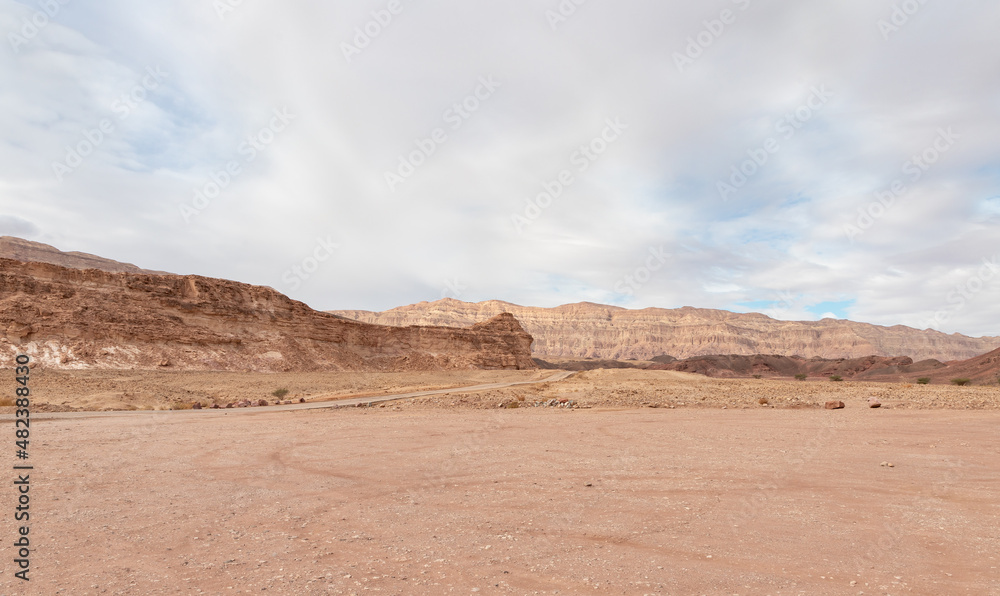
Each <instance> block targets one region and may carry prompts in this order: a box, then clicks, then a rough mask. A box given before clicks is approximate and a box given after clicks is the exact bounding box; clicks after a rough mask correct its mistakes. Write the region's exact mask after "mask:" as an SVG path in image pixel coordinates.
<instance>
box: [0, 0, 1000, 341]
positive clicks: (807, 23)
mask: <svg viewBox="0 0 1000 596" xmlns="http://www.w3.org/2000/svg"><path fill="white" fill-rule="evenodd" d="M213 6H214V5H213V3H210V2H194V1H183V0H182V1H175V2H167V1H166V0H151V1H150V2H146V3H143V6H142V7H141V9H140V8H139V7H136V6H135V5H134V4H130V3H127V2H124V1H122V0H109V1H108V2H102V3H100V4H98V5H95V4H92V3H91V4H88V3H75V2H74V3H67V4H65V5H64V6H63V9H62V10H61V12H60V13H59V14H57V15H55V16H54V17H53V18H52V19H51V22H50V23H49V24H48V25H47V26H45V27H44V28H42V29H41V30H39V31H38V32H37V34H36V35H35V36H34V37H33V38H32V39H31V40H30V42H29V43H27V44H26V45H24V46H22V47H19V52H18V53H14V52H13V51H12V50H10V51H8V50H9V48H4V51H2V52H0V76H2V77H3V79H4V81H5V82H7V83H8V84H7V85H5V86H4V90H3V91H0V106H2V107H3V110H2V111H0V114H2V115H0V179H3V180H4V186H3V187H2V188H0V206H2V212H3V213H7V214H17V217H19V218H22V219H23V220H25V221H30V222H33V224H34V225H35V226H37V227H36V228H33V230H34V233H36V234H37V233H38V232H37V229H38V228H40V229H43V230H45V233H46V240H47V241H48V242H50V243H53V244H55V245H57V246H59V247H61V248H64V249H66V250H82V251H86V252H92V253H96V254H101V255H103V256H107V257H109V258H115V259H118V260H123V261H127V262H135V263H137V264H139V265H141V266H143V267H147V268H152V269H161V270H167V271H177V272H192V273H199V274H204V275H213V276H219V277H226V278H231V279H239V280H241V281H246V282H250V283H259V284H266V285H271V286H273V287H275V288H277V289H279V290H281V291H284V292H287V293H289V295H291V296H292V297H294V298H296V299H301V300H304V301H306V302H307V303H309V304H310V305H312V306H314V307H316V308H330V309H332V308H369V309H383V308H389V307H393V306H397V305H400V304H406V303H411V302H416V301H419V300H432V299H436V298H439V297H441V295H442V294H447V295H454V294H455V288H460V290H459V291H460V292H461V294H462V295H461V296H460V297H462V298H463V299H466V300H482V299H491V298H499V299H505V300H510V301H513V302H520V303H526V304H536V305H543V306H553V305H556V304H559V303H563V302H572V301H577V300H594V301H600V302H609V303H614V304H621V305H625V306H630V307H645V306H661V307H675V306H682V305H692V306H701V307H710V308H727V309H740V310H742V309H745V308H746V307H741V306H740V305H744V304H771V305H778V306H780V308H774V309H772V310H773V312H774V314H777V315H780V316H781V318H814V317H815V316H817V315H819V314H824V313H825V312H827V311H829V312H832V313H836V314H839V313H840V311H839V310H837V309H835V308H826V309H824V310H823V312H821V313H814V312H810V311H809V310H808V309H807V307H809V306H810V305H816V304H821V303H824V302H838V301H842V300H845V299H853V300H856V302H855V303H854V304H853V306H851V307H850V309H849V314H850V316H851V317H853V318H856V319H860V320H866V321H870V322H873V323H879V324H896V323H905V324H912V325H921V324H923V323H925V322H927V321H929V320H932V319H933V317H934V315H935V313H937V312H943V309H946V308H950V305H949V301H948V297H949V293H950V292H952V291H954V290H955V287H957V285H958V284H961V283H968V280H969V279H970V275H973V274H976V271H977V268H978V267H979V266H981V262H982V259H983V258H986V257H990V256H992V255H994V254H996V252H997V250H998V248H997V246H996V243H995V240H993V239H994V238H996V237H997V227H998V225H1000V218H998V217H997V216H996V209H995V202H996V197H997V186H998V182H1000V169H997V168H996V165H995V164H996V163H998V157H1000V155H998V152H1000V149H998V148H997V146H996V143H995V139H996V138H998V136H1000V121H998V114H997V111H996V104H995V100H994V98H995V97H996V95H997V92H998V91H1000V89H998V85H1000V81H998V80H997V79H996V77H995V76H994V73H995V72H997V67H998V66H1000V64H998V63H1000V52H998V51H996V50H998V49H1000V42H998V41H997V40H996V36H995V34H994V32H993V31H992V29H991V28H990V26H989V24H990V23H994V22H996V19H997V17H1000V7H998V6H996V5H995V4H994V3H989V2H985V1H970V2H964V3H961V6H943V5H941V6H939V5H936V4H933V3H927V4H925V5H922V7H921V9H920V10H919V11H918V12H917V13H916V14H914V15H912V16H910V17H909V19H908V21H907V22H906V23H905V24H904V25H903V26H901V27H899V28H898V30H897V31H892V32H890V33H889V34H888V39H886V36H885V35H883V31H882V30H880V27H879V21H880V20H884V19H889V18H890V16H891V12H892V9H891V6H888V5H882V4H879V3H875V4H873V3H871V2H864V1H863V0H846V1H844V2H839V3H836V4H835V5H831V4H830V3H825V2H816V1H807V2H801V3H795V4H793V5H789V4H787V3H785V4H780V5H779V4H775V3H772V2H766V1H764V0H739V1H738V2H730V1H720V2H718V3H714V4H711V5H706V4H704V3H699V2H684V3H661V4H655V3H652V4H651V3H649V2H640V1H638V0H625V1H623V2H616V3H611V2H607V1H602V0H591V1H590V2H587V3H586V4H584V5H583V6H581V7H579V9H578V10H577V11H576V12H575V13H574V14H572V15H570V16H568V17H567V19H566V20H565V22H562V21H560V22H558V23H557V26H556V27H555V29H554V30H553V27H552V26H551V24H550V20H549V19H548V18H547V15H546V11H547V10H558V6H559V3H558V2H554V1H553V2H546V1H543V2H509V3H502V4H495V3H494V4H487V5H483V4H469V3H462V2H458V1H457V0H449V1H442V2H437V3H433V4H427V3H420V2H412V3H411V2H408V1H407V0H400V4H399V6H401V9H400V10H399V11H397V14H394V15H392V18H391V20H389V21H386V18H387V17H386V16H385V11H386V10H388V2H385V1H379V0H373V1H366V2H362V3H347V4H343V3H341V4H329V3H320V2H304V3H290V4H289V3H286V4H264V3H248V2H243V3H240V4H239V5H238V6H232V8H233V10H232V11H225V12H223V13H222V14H221V15H220V13H218V12H217V11H216V9H215V8H213ZM723 10H730V11H732V15H733V18H734V20H733V22H732V23H731V24H726V25H725V27H724V28H723V30H722V31H721V33H720V34H718V35H715V34H714V33H713V31H718V25H717V24H715V21H716V20H721V19H722V18H723V17H722V11H723ZM36 11H37V7H36V6H34V5H32V4H28V3H17V2H12V1H11V0H0V33H4V34H5V36H4V39H7V36H6V33H9V32H14V33H17V32H19V30H20V27H21V26H22V24H23V19H25V18H30V17H31V15H33V14H34V13H35V12H36ZM727 20H728V19H727ZM373 22H374V23H375V25H372V23H373ZM359 30H360V31H362V32H364V31H368V33H366V34H365V36H363V37H359V33H358V32H359ZM706 31H708V33H707V35H709V37H705V32H706ZM370 33H374V35H370ZM699 36H701V37H700V41H705V40H707V39H708V40H710V43H707V44H704V47H700V46H699V47H700V53H699V54H698V56H697V58H695V59H693V60H692V63H691V64H689V65H687V66H686V67H685V68H684V69H683V71H681V70H680V69H678V67H677V61H676V54H681V55H686V54H687V52H688V51H689V44H690V43H691V40H694V42H695V43H698V42H699ZM365 37H367V38H368V39H367V42H365ZM358 41H360V42H361V43H363V44H364V47H363V48H360V47H359V48H358V49H359V52H358V53H351V55H350V60H348V59H347V58H346V57H345V55H344V45H343V44H351V45H352V47H353V46H359V45H360V44H357V42H358ZM8 45H9V44H8ZM149 69H153V70H154V71H157V70H159V71H162V72H163V73H166V76H164V77H163V78H162V81H160V82H159V84H157V85H156V86H155V88H147V87H145V86H144V85H143V81H144V80H146V81H147V82H148V81H149V80H148V78H147V77H148V75H149V72H150V71H149ZM484 78H487V79H490V78H491V79H492V80H494V81H496V83H497V86H496V88H495V90H494V91H493V92H492V93H491V94H489V96H488V97H485V93H484V92H483V91H482V90H481V89H479V86H480V85H481V81H482V80H483V79H484ZM137 86H139V87H142V88H144V89H145V90H144V91H136V89H137ZM824 86H825V89H827V90H828V91H829V93H830V96H829V97H828V98H827V99H826V101H825V102H823V103H821V104H820V103H817V100H816V99H815V93H816V89H819V88H824ZM477 89H479V97H477ZM133 95H134V97H133ZM123 96H124V98H125V99H124V100H123V99H122V98H123ZM139 97H141V101H138V100H137V98H139ZM130 100H131V103H130ZM123 102H124V103H123ZM810 102H811V104H812V107H809V106H810ZM123 105H124V106H128V110H127V117H123V114H124V113H125V111H124V110H123V109H122V106H123ZM456 106H457V107H456ZM803 106H805V107H807V108H809V109H808V113H807V110H806V109H804V108H803ZM275 110H279V111H281V110H285V111H286V112H287V113H289V114H293V115H294V118H293V119H291V120H290V121H289V122H287V123H286V124H287V126H285V127H284V128H282V129H281V130H280V131H277V130H274V129H272V128H271V126H272V122H273V118H274V114H275ZM456 115H459V116H458V118H456ZM807 115H808V117H806V116H807ZM789 118H792V120H789ZM609 119H612V120H614V119H618V120H620V121H621V122H622V123H624V124H626V125H627V128H625V129H623V130H621V131H620V136H619V137H617V138H616V139H615V140H614V141H613V142H608V141H606V140H605V141H604V142H603V143H602V142H599V141H598V139H601V138H602V135H603V134H604V132H605V128H606V127H607V122H608V120H609ZM103 121H107V122H108V123H109V124H110V125H111V126H112V130H111V131H110V132H108V133H104V134H103V138H102V139H101V142H100V143H99V144H97V146H96V147H94V149H93V151H91V152H90V153H88V155H87V156H85V157H84V158H83V159H82V163H80V164H79V165H78V166H76V167H74V168H73V171H72V172H71V173H70V174H68V175H65V176H64V177H63V179H62V180H61V181H59V180H57V177H56V176H55V174H54V172H53V164H54V163H59V162H65V161H66V160H67V154H68V151H69V150H72V149H78V148H79V147H80V146H81V143H83V145H82V147H83V148H84V149H86V148H87V145H86V142H87V141H88V135H89V137H90V138H91V139H96V138H97V137H96V135H95V133H94V131H95V130H97V131H99V130H100V126H101V123H102V122H103ZM949 127H951V128H952V129H953V131H954V132H955V134H957V135H958V138H957V140H956V141H955V143H954V144H953V145H952V146H951V147H949V149H948V151H947V152H940V154H939V155H938V156H937V157H936V159H935V160H934V162H933V163H932V164H927V165H928V166H929V167H928V168H926V169H922V168H919V166H918V168H919V169H920V174H921V175H920V177H919V179H915V178H914V173H913V171H912V168H910V169H906V164H907V163H908V162H910V161H911V160H913V159H914V157H915V156H916V157H917V158H922V156H923V155H924V152H925V151H927V149H928V147H933V146H934V143H935V140H936V138H937V137H938V135H939V130H940V129H948V128H949ZM265 130H270V132H269V133H267V132H263V131H265ZM438 131H439V132H440V134H439V135H438V138H441V136H440V135H444V137H445V140H444V141H440V142H439V141H435V142H434V143H433V146H431V145H429V144H428V139H433V138H434V137H435V135H436V134H437V133H438ZM789 131H793V134H791V135H789ZM262 135H263V136H262ZM769 139H773V140H774V142H775V143H776V144H777V148H776V149H775V150H774V151H767V150H766V149H765V151H766V157H767V160H766V162H764V163H760V164H757V165H756V167H755V168H754V167H749V166H748V170H753V173H752V174H751V175H747V176H746V178H747V180H746V182H745V183H744V184H743V185H742V186H741V187H740V188H739V190H738V192H737V193H735V194H734V195H733V196H731V197H728V200H722V197H721V196H720V192H719V186H718V185H719V182H720V181H726V180H729V179H730V177H731V175H732V173H733V168H734V167H735V168H737V169H739V168H740V166H742V165H744V164H745V163H746V161H747V160H748V159H749V160H753V159H754V157H755V156H756V157H757V160H758V161H760V160H761V159H762V157H761V154H760V149H761V148H763V147H765V146H770V147H772V148H773V147H774V145H773V144H768V140H769ZM265 141H266V142H265ZM91 144H96V143H91ZM429 147H432V149H433V150H432V151H431V150H430V149H428V148H429ZM251 149H252V151H251ZM598 150H600V151H598ZM415 151H416V152H421V155H422V154H426V153H429V155H423V156H422V157H419V158H418V159H417V160H416V161H420V163H419V165H414V166H413V172H412V174H409V175H407V176H406V177H405V179H404V180H403V182H402V183H400V184H398V185H397V186H395V188H394V189H390V188H389V186H388V185H387V183H386V173H387V172H390V173H396V174H397V175H398V174H399V167H400V160H401V159H403V160H407V159H408V158H410V157H412V154H413V153H414V152H415ZM588 152H589V153H590V154H592V155H593V157H594V159H590V158H589V157H586V158H584V159H583V160H581V159H580V156H583V155H585V154H587V153H588ZM251 154H252V155H253V158H252V159H251V158H250V157H251ZM928 155H930V154H928ZM410 161H411V162H412V161H414V160H410ZM233 164H235V168H232V166H233ZM584 164H586V167H584ZM411 165H412V164H411ZM230 168H232V169H231V171H230ZM234 172H235V173H234ZM564 172H568V173H569V174H570V175H571V176H572V182H571V183H570V184H564V185H563V186H564V187H565V188H563V190H562V192H560V193H559V196H557V197H552V198H551V200H550V201H547V202H546V199H545V198H544V197H542V201H543V202H546V205H547V206H545V207H544V208H541V209H539V214H538V216H537V218H534V219H532V220H531V222H530V224H529V225H527V226H524V227H523V229H522V230H521V231H520V233H519V230H518V227H517V226H516V225H515V223H514V219H515V216H517V215H521V216H523V215H524V214H525V210H526V209H529V208H530V205H529V202H532V203H535V204H536V207H537V203H538V199H539V195H540V194H541V193H543V192H545V190H546V187H548V188H555V187H554V186H552V183H553V181H558V180H559V177H560V175H561V174H563V173H564ZM897 181H900V182H901V183H902V184H903V185H905V187H906V188H905V191H903V192H901V193H899V194H898V196H896V197H895V198H894V200H893V201H892V202H891V204H889V205H888V206H886V205H885V204H881V203H880V204H879V205H881V209H880V208H879V207H878V206H875V207H873V203H875V202H877V201H879V197H880V196H882V197H884V196H885V195H884V193H885V192H886V191H887V190H891V189H892V188H893V184H894V183H895V182H897ZM199 193H201V196H202V198H199ZM877 193H881V194H877ZM552 194H556V193H554V192H553V193H552ZM209 195H211V196H209ZM184 205H186V206H187V207H188V209H189V210H191V209H194V210H196V212H197V213H196V214H195V215H193V216H191V215H190V211H189V212H188V214H189V217H187V218H185V217H184V212H183V211H182V206H184ZM872 213H877V217H875V216H873V215H872ZM864 214H867V217H868V218H869V219H870V220H871V222H870V224H869V223H868V220H867V219H864V220H862V223H865V224H868V225H866V226H864V228H863V230H862V232H863V233H861V234H857V235H853V236H852V235H851V234H849V233H848V231H847V230H849V229H850V226H855V227H859V218H860V217H862V216H863V215H864ZM30 231H31V230H29V232H30ZM25 233H28V232H25ZM327 237H331V238H332V239H333V240H334V242H336V243H337V244H338V245H339V248H338V249H337V251H336V252H335V254H334V255H333V256H331V257H330V258H329V259H327V260H326V261H323V262H322V263H321V264H320V266H319V267H318V269H317V270H316V271H314V272H312V273H310V274H309V277H308V279H300V284H299V285H298V286H296V287H294V288H293V287H292V285H293V284H289V283H288V282H287V281H285V280H284V279H283V276H284V274H285V273H286V272H288V271H289V270H290V268H291V267H293V266H296V265H297V264H301V263H303V261H304V259H306V258H308V257H309V255H310V254H312V253H313V251H314V250H315V247H316V243H317V241H318V239H320V238H327ZM661 248H662V250H663V252H665V253H669V255H670V257H669V259H665V260H664V262H663V263H662V264H660V265H659V266H658V267H657V268H656V269H655V270H652V269H650V270H649V271H645V272H644V271H643V268H646V267H647V259H648V258H649V256H650V250H651V249H652V250H660V249H661ZM629 276H631V277H632V278H633V284H632V285H628V286H627V287H628V288H629V289H630V290H631V291H630V293H622V292H620V291H618V290H620V289H621V288H622V287H624V286H620V285H618V284H619V283H624V281H625V280H626V279H627V278H628V277H629ZM638 279H644V280H645V281H643V282H642V283H638V281H637V280H638ZM456 280H457V282H458V283H456ZM974 285H975V283H974ZM633 286H634V287H633ZM616 287H617V288H618V289H616ZM998 292H1000V281H998V280H997V279H993V280H984V284H983V287H982V289H980V290H979V291H978V292H977V293H976V294H974V295H970V297H968V298H965V303H964V304H963V306H962V308H961V309H957V310H956V311H955V312H951V311H949V316H948V317H947V320H945V321H943V322H940V323H937V326H938V327H939V328H940V329H942V330H944V331H949V332H951V331H961V332H964V333H970V334H1000V327H997V323H996V321H1000V318H998V316H997V315H1000V312H998V311H997V310H996V309H997V308H998V307H996V306H994V305H997V304H1000V300H997V299H996V297H997V295H998ZM789 296H794V297H795V299H794V300H791V301H790V300H787V297H789ZM788 302H791V304H790V305H789V304H787V303H788ZM956 303H957V302H956Z"/></svg>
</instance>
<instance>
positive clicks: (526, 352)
mask: <svg viewBox="0 0 1000 596" xmlns="http://www.w3.org/2000/svg"><path fill="white" fill-rule="evenodd" d="M0 331H2V333H3V338H0V365H2V366H7V367H9V366H10V365H11V363H12V361H13V357H14V355H15V354H16V353H17V352H18V351H24V352H27V353H28V354H31V355H34V356H35V358H36V359H37V360H38V361H40V362H41V364H42V365H43V366H46V367H54V368H88V367H100V368H155V367H163V368H166V369H196V370H259V371H314V370H375V371H392V370H429V369H465V368H483V369H530V368H535V364H534V362H533V361H532V359H531V349H530V346H531V342H532V338H531V336H530V335H528V334H527V333H525V332H524V330H523V329H522V328H521V326H520V325H519V324H518V322H517V321H516V320H515V319H514V318H513V317H512V316H511V315H509V314H508V315H499V316H496V317H492V318H487V319H485V320H483V321H481V322H477V323H475V324H473V325H470V326H466V328H464V329H458V328H446V327H433V326H420V327H385V326H379V325H372V324H368V323H362V322H357V321H347V320H344V319H342V318H339V317H336V316H333V315H330V314H326V313H321V312H317V311H314V310H312V309H310V308H309V307H308V306H306V305H305V304H303V303H301V302H297V301H294V300H291V299H290V298H288V297H286V296H284V295H283V294H280V293H279V292H277V291H275V290H272V289H271V288H266V287H260V286H251V285H247V284H242V283H237V282H233V281H226V280H219V279H211V278H206V277H199V276H193V275H189V276H179V275H151V274H146V273H129V272H121V273H111V272H107V271H99V270H96V269H73V268H69V267H63V266H59V265H53V264H50V263H38V262H31V263H25V262H21V261H15V260H11V259H0Z"/></svg>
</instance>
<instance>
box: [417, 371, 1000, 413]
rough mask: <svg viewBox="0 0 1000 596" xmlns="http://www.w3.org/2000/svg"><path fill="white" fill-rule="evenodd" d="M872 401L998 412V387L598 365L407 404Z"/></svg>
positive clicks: (798, 404) (799, 404) (810, 404)
mask: <svg viewBox="0 0 1000 596" xmlns="http://www.w3.org/2000/svg"><path fill="white" fill-rule="evenodd" d="M870 397H875V398H877V399H878V400H879V401H880V402H881V403H882V404H883V406H884V407H885V408H887V409H889V408H891V409H990V410H996V409H1000V386H997V385H978V386H973V387H956V386H952V385H914V384H909V383H874V382H867V383H865V382H854V381H843V382H839V383H838V382H832V381H829V380H825V379H824V380H818V379H817V380H810V381H796V380H794V379H787V380H785V379H713V378H709V377H705V376H702V375H696V374H691V373H682V372H675V371H652V370H635V369H604V370H592V371H587V372H581V373H577V374H575V375H573V376H572V377H571V378H569V379H568V380H566V381H562V382H559V383H552V384H540V385H534V386H529V387H526V388H511V389H505V390H500V391H491V392H482V393H474V394H467V395H461V394H460V395H454V396H452V397H451V398H450V399H448V400H442V399H437V398H435V399H417V400H413V401H411V402H406V403H404V404H403V405H404V407H406V408H417V409H420V408H432V409H436V408H440V407H442V406H447V407H458V408H495V407H497V406H499V405H500V404H507V405H510V404H512V403H513V402H515V401H517V402H519V407H533V406H535V404H539V405H542V404H544V403H545V402H550V401H551V400H560V401H561V400H568V401H572V402H574V404H576V405H579V406H581V407H624V408H642V407H649V408H675V409H676V408H680V409H689V408H698V409H701V408H713V409H721V408H727V409H728V408H755V409H761V408H778V409H801V408H822V407H823V406H824V405H825V404H826V402H828V401H843V402H844V403H845V404H846V405H847V406H848V407H849V408H867V407H868V399H869V398H870Z"/></svg>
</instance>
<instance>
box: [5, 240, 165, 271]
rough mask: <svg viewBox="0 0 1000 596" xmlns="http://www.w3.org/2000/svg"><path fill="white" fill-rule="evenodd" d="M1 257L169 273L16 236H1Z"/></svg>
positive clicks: (75, 266) (73, 265)
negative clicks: (66, 250)
mask: <svg viewBox="0 0 1000 596" xmlns="http://www.w3.org/2000/svg"><path fill="white" fill-rule="evenodd" d="M0 259H13V260H15V261H24V262H35V263H49V264H51V265H59V266H60V267H69V268H71V269H100V270H101V271H110V272H112V273H153V274H162V275H169V274H168V273H165V272H163V271H150V270H148V269H141V268H139V267H136V266H135V265H133V264H131V263H121V262H118V261H113V260H111V259H105V258H104V257H99V256H97V255H92V254H90V253H85V252H63V251H61V250H59V249H58V248H56V247H54V246H49V245H48V244H42V243H41V242H32V241H31V240H25V239H23V238H16V237H14V236H0Z"/></svg>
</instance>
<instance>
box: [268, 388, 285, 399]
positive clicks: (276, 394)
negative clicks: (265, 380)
mask: <svg viewBox="0 0 1000 596" xmlns="http://www.w3.org/2000/svg"><path fill="white" fill-rule="evenodd" d="M271 395H273V396H274V397H277V398H278V399H281V398H283V397H285V396H286V395H288V389H285V388H284V387H282V388H281V389H275V390H274V391H272V392H271Z"/></svg>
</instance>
